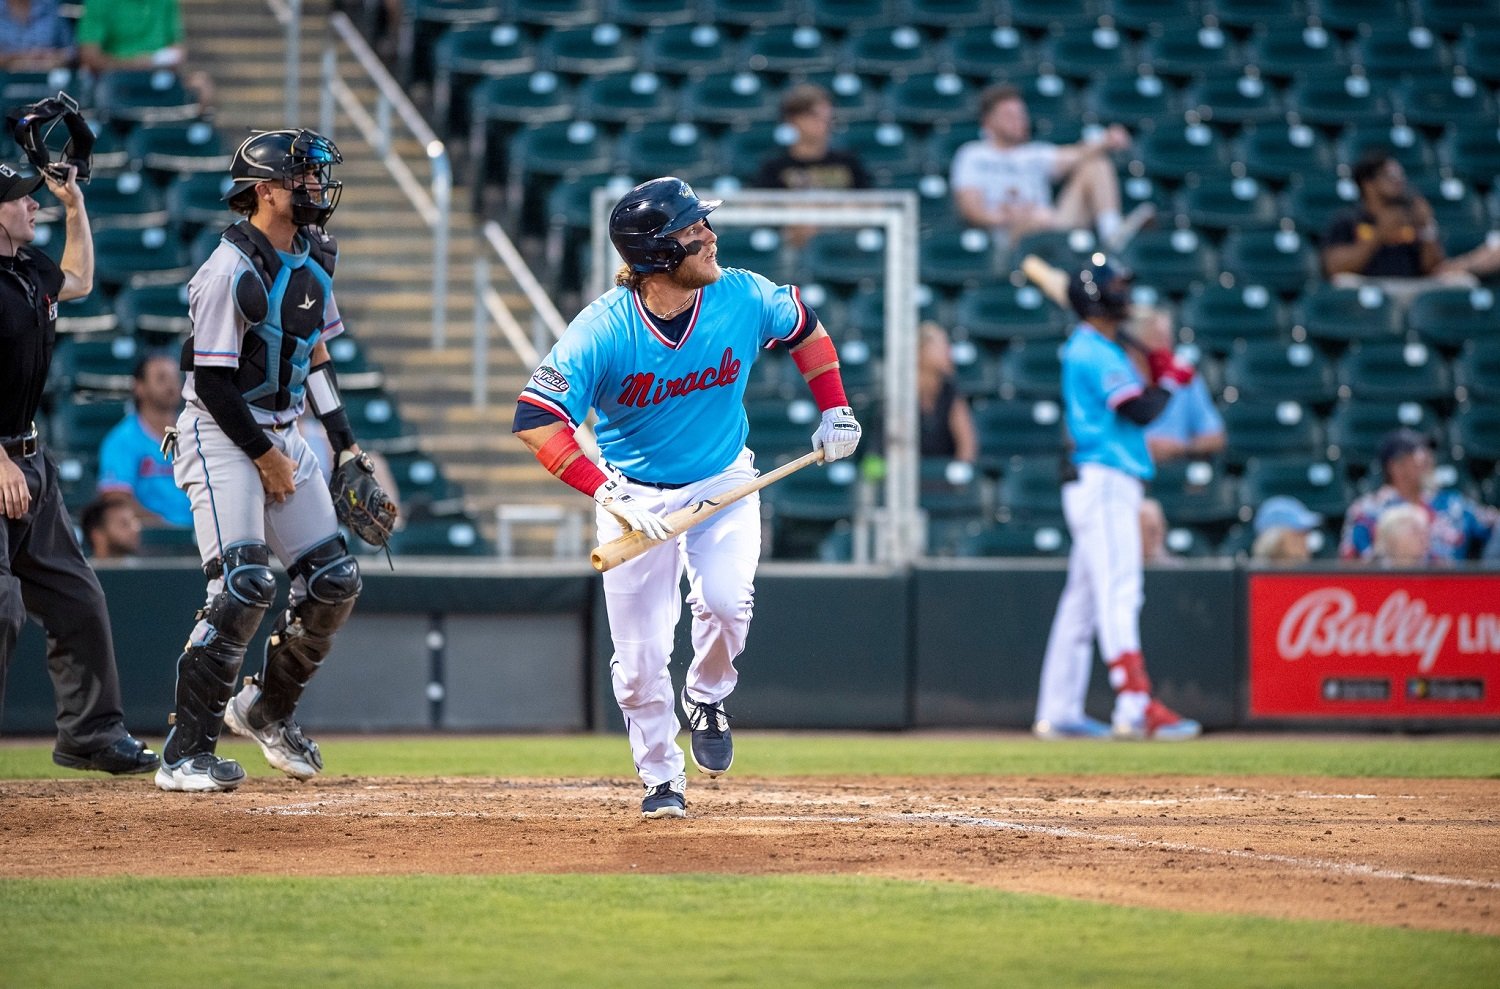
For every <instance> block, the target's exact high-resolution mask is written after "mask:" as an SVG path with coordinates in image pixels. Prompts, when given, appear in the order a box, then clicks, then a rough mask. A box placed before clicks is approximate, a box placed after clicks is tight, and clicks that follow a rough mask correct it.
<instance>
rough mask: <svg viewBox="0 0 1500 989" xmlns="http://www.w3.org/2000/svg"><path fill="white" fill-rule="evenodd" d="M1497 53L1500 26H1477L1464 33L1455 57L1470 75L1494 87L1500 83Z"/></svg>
mask: <svg viewBox="0 0 1500 989" xmlns="http://www.w3.org/2000/svg"><path fill="white" fill-rule="evenodd" d="M1459 2H1460V3H1462V2H1463V0H1459ZM1496 51H1500V24H1496V25H1494V26H1476V27H1473V28H1469V29H1466V30H1465V31H1464V32H1463V36H1462V37H1461V38H1460V39H1459V42H1458V45H1457V47H1456V48H1455V49H1454V57H1455V58H1456V59H1457V60H1458V63H1459V64H1460V65H1462V66H1463V67H1464V70H1465V71H1467V72H1468V73H1469V75H1471V76H1473V77H1474V78H1476V79H1483V80H1484V81H1485V82H1487V83H1489V84H1490V85H1491V86H1493V85H1495V84H1496V83H1500V60H1497V59H1496V58H1495V52H1496Z"/></svg>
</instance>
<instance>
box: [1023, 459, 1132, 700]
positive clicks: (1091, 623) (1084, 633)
mask: <svg viewBox="0 0 1500 989" xmlns="http://www.w3.org/2000/svg"><path fill="white" fill-rule="evenodd" d="M1062 501H1063V515H1064V517H1066V518H1067V520H1068V533H1069V535H1070V536H1071V537H1072V540H1073V548H1072V550H1071V551H1070V552H1069V554H1068V582H1067V584H1066V585H1065V586H1064V587H1063V592H1062V598H1061V599H1059V600H1058V602H1057V613H1056V615H1054V616H1053V619H1052V631H1051V634H1049V635H1048V637H1047V653H1046V657H1045V658H1044V659H1043V660H1042V680H1041V687H1040V690H1039V692H1038V695H1037V704H1036V717H1037V720H1038V721H1050V722H1051V723H1053V724H1055V725H1066V724H1075V723H1077V722H1079V721H1082V720H1083V701H1084V698H1085V696H1086V695H1087V694H1088V690H1089V674H1090V672H1091V669H1092V666H1093V661H1094V648H1093V646H1094V637H1095V635H1097V636H1098V638H1099V651H1100V652H1101V653H1102V654H1103V656H1104V660H1105V662H1106V663H1107V662H1110V661H1111V660H1114V659H1116V658H1117V657H1119V656H1120V655H1121V654H1123V653H1129V652H1139V651H1140V648H1141V636H1140V625H1139V619H1140V612H1141V603H1142V590H1141V588H1142V581H1141V524H1140V509H1141V482H1140V481H1139V480H1138V479H1136V478H1134V477H1131V476H1130V475H1129V474H1126V473H1125V472H1124V471H1119V470H1115V469H1114V468H1113V467H1105V466H1103V465H1100V464H1083V465H1081V466H1080V467H1079V468H1078V479H1077V480H1076V481H1070V482H1069V483H1067V484H1065V485H1063V489H1062Z"/></svg>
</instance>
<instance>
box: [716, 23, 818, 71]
mask: <svg viewBox="0 0 1500 989" xmlns="http://www.w3.org/2000/svg"><path fill="white" fill-rule="evenodd" d="M838 51H839V50H838V46H837V44H836V42H835V41H834V40H833V39H832V38H831V37H830V36H829V35H827V34H825V33H824V32H822V31H820V30H818V29H817V28H815V27H813V26H812V25H811V24H797V23H794V22H793V20H792V19H791V18H788V19H787V20H784V21H771V22H766V24H764V25H758V26H756V27H755V28H753V29H752V30H751V31H750V32H749V33H748V34H746V35H745V38H744V40H743V42H742V43H741V47H740V54H741V58H742V59H743V64H744V66H745V67H746V68H747V69H749V70H750V71H752V72H771V73H778V74H782V73H792V72H796V73H804V72H827V71H831V70H832V69H834V68H836V67H837V66H838V62H839V57H838Z"/></svg>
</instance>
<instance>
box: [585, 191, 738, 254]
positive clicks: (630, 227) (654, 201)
mask: <svg viewBox="0 0 1500 989" xmlns="http://www.w3.org/2000/svg"><path fill="white" fill-rule="evenodd" d="M722 202H723V200H722V199H699V198H698V197H697V195H696V194H695V193H694V192H693V187H692V186H690V185H688V184H687V183H686V182H684V181H682V179H679V178H675V177H673V176H670V175H668V176H666V177H664V178H659V179H652V180H651V181H649V182H642V183H641V184H640V185H638V186H636V187H635V188H634V189H631V190H630V191H629V192H627V193H625V196H624V198H622V199H621V200H620V201H619V202H618V203H616V204H615V208H614V209H613V210H612V211H611V212H610V214H609V239H610V240H611V241H613V242H614V245H615V250H617V251H619V252H620V257H622V258H624V259H625V263H626V264H628V265H630V270H632V271H637V272H640V273H641V274H643V275H655V274H665V273H668V272H672V271H676V270H677V266H678V265H680V264H682V262H683V261H685V260H687V256H688V251H687V249H686V248H684V247H683V246H682V245H681V244H679V243H678V242H677V241H675V240H673V239H672V238H671V237H668V236H667V234H670V233H675V232H677V231H678V230H682V229H684V228H686V227H690V226H692V225H693V224H695V223H697V222H698V221H699V220H701V219H703V218H704V217H706V216H708V214H710V213H712V212H713V211H714V210H716V209H718V208H719V204H720V203H722Z"/></svg>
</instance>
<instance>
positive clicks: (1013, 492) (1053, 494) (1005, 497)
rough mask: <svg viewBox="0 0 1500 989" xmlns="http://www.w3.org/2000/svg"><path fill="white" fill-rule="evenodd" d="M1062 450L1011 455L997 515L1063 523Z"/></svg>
mask: <svg viewBox="0 0 1500 989" xmlns="http://www.w3.org/2000/svg"><path fill="white" fill-rule="evenodd" d="M1062 458H1063V454H1062V451H1061V450H1055V451H1053V452H1051V453H1034V454H1031V455H1029V456H1018V457H1011V458H1010V459H1008V460H1006V461H1005V463H1004V464H1003V468H1004V473H1003V474H1002V475H1001V478H1000V487H999V490H998V492H997V500H998V504H997V506H996V508H997V514H998V515H999V517H1000V518H1002V519H1004V520H1006V521H1014V520H1030V521H1048V522H1061V521H1062V517H1063V507H1062V477H1061V474H1062V464H1063V462H1062Z"/></svg>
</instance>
